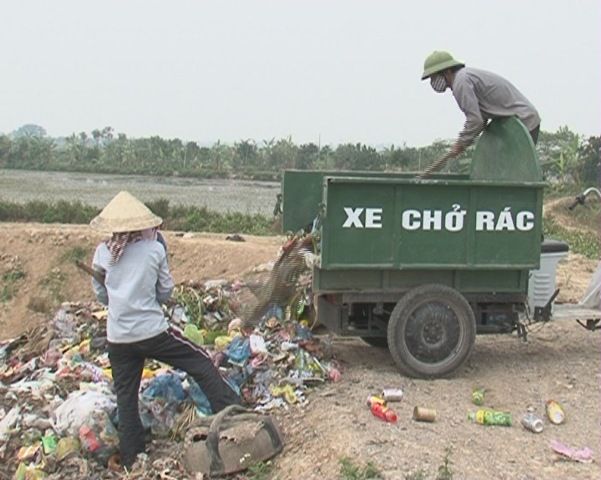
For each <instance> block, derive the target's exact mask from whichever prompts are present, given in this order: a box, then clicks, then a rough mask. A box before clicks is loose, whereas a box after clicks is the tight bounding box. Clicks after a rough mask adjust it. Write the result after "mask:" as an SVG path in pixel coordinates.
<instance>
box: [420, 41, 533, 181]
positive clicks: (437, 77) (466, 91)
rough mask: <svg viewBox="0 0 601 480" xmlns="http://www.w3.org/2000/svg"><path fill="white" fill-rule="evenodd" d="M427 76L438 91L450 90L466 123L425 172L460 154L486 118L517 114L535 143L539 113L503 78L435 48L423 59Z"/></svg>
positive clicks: (482, 126)
mask: <svg viewBox="0 0 601 480" xmlns="http://www.w3.org/2000/svg"><path fill="white" fill-rule="evenodd" d="M427 78H429V79H430V85H431V86H432V88H433V89H434V91H436V92H438V93H443V92H444V91H445V90H446V89H447V88H450V89H451V91H452V92H453V96H454V97H455V100H456V101H457V105H459V108H460V109H461V111H462V112H463V113H464V114H465V124H464V126H463V130H462V131H461V132H460V133H459V137H458V138H457V141H456V142H455V143H454V144H453V146H452V147H451V149H450V150H449V152H448V153H447V154H446V155H445V156H444V157H443V158H441V159H440V160H439V161H438V162H436V163H435V164H433V165H432V166H431V167H429V168H428V170H427V171H426V173H430V172H432V171H435V170H438V169H440V168H441V167H442V166H443V165H444V164H445V163H446V161H447V160H449V159H450V158H454V157H457V156H458V155H460V154H461V153H462V152H463V151H464V150H465V149H466V148H467V147H469V146H470V145H471V144H472V143H473V142H474V140H475V139H476V137H477V136H478V135H479V134H480V132H481V131H482V130H483V129H484V127H485V126H486V123H487V122H488V120H490V119H493V118H499V117H510V116H516V117H518V118H519V119H520V120H521V121H522V123H523V124H524V125H525V126H526V128H527V129H528V130H529V131H530V135H531V136H532V141H533V142H534V143H535V144H536V142H537V140H538V132H539V129H540V117H539V115H538V112H537V111H536V108H534V106H533V105H532V103H530V101H528V99H527V98H526V97H525V96H524V95H523V94H522V93H521V92H520V91H519V90H518V89H517V88H516V87H515V86H514V85H513V84H512V83H510V82H509V81H508V80H506V79H505V78H503V77H501V76H500V75H497V74H495V73H492V72H487V71H486V70H479V69H476V68H471V67H466V66H465V64H464V63H463V62H459V61H457V60H455V59H454V58H453V57H452V55H451V54H450V53H448V52H442V51H435V52H433V53H431V54H430V55H428V57H427V58H426V61H425V62H424V73H423V74H422V80H426V79H427Z"/></svg>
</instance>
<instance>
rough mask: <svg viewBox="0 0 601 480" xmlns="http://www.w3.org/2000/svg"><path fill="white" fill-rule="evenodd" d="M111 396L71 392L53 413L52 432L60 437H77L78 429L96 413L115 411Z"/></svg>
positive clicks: (98, 393)
mask: <svg viewBox="0 0 601 480" xmlns="http://www.w3.org/2000/svg"><path fill="white" fill-rule="evenodd" d="M115 406H116V405H115V401H114V398H113V396H112V395H111V396H109V395H106V394H103V393H100V392H94V391H87V392H82V391H77V392H73V393H72V394H71V395H69V397H68V398H67V400H65V401H64V402H63V403H62V404H61V405H60V406H59V407H58V408H57V409H56V411H55V414H54V430H55V431H56V432H57V433H59V434H61V435H72V436H78V435H79V428H80V427H81V426H82V425H85V424H86V422H88V421H89V420H88V419H89V417H91V416H92V415H93V414H95V413H97V412H105V413H110V412H112V411H113V410H114V409H115Z"/></svg>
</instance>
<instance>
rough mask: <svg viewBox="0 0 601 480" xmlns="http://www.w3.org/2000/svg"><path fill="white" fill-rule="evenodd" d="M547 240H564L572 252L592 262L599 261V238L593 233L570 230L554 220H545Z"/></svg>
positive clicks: (544, 230) (544, 228)
mask: <svg viewBox="0 0 601 480" xmlns="http://www.w3.org/2000/svg"><path fill="white" fill-rule="evenodd" d="M543 234H544V236H545V238H553V239H555V240H562V241H564V242H566V243H567V244H568V245H569V246H570V251H572V252H574V253H579V254H581V255H584V256H585V257H587V258H590V259H592V260H597V259H599V255H600V251H601V250H600V248H599V237H598V235H596V234H595V233H593V232H591V231H583V230H578V231H576V230H568V229H566V228H564V227H562V226H561V225H559V224H558V223H557V222H555V220H553V219H552V218H548V217H547V218H545V219H544V222H543Z"/></svg>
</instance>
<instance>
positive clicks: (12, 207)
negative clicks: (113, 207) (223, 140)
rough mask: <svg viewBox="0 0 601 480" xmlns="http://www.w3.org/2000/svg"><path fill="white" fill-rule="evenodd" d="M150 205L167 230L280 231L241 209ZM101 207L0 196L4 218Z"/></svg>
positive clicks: (85, 213)
mask: <svg viewBox="0 0 601 480" xmlns="http://www.w3.org/2000/svg"><path fill="white" fill-rule="evenodd" d="M147 206H148V207H149V208H150V209H151V210H152V211H153V212H155V213H156V214H157V215H159V216H160V217H162V218H163V221H164V222H163V226H164V228H165V229H166V230H179V231H185V232H213V233H244V234H249V235H274V234H276V233H278V231H277V230H276V226H275V225H274V224H273V220H272V219H270V218H268V217H266V216H264V215H261V214H255V215H248V214H244V213H238V212H230V213H218V212H213V211H210V210H207V209H206V208H205V207H200V208H198V207H191V206H181V205H177V206H174V207H172V206H171V205H170V204H169V200H166V199H159V200H155V201H153V202H148V203H147ZM98 213H99V209H97V208H95V207H91V206H89V205H85V204H83V203H81V202H80V201H75V202H67V201H65V200H59V201H58V202H42V201H39V200H34V201H31V202H27V203H17V202H8V201H2V200H0V221H1V222H41V223H78V224H86V223H89V222H90V220H91V219H92V218H94V217H95V216H96V215H98Z"/></svg>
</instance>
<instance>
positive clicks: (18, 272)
mask: <svg viewBox="0 0 601 480" xmlns="http://www.w3.org/2000/svg"><path fill="white" fill-rule="evenodd" d="M23 278H25V272H24V271H23V270H22V269H21V268H20V267H18V266H17V267H14V268H13V269H11V270H9V271H8V272H5V273H4V274H3V275H2V276H1V277H0V280H2V281H1V282H0V302H3V303H4V302H8V301H9V300H11V299H12V298H13V297H14V296H15V293H16V289H17V283H18V282H19V280H21V279H23Z"/></svg>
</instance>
